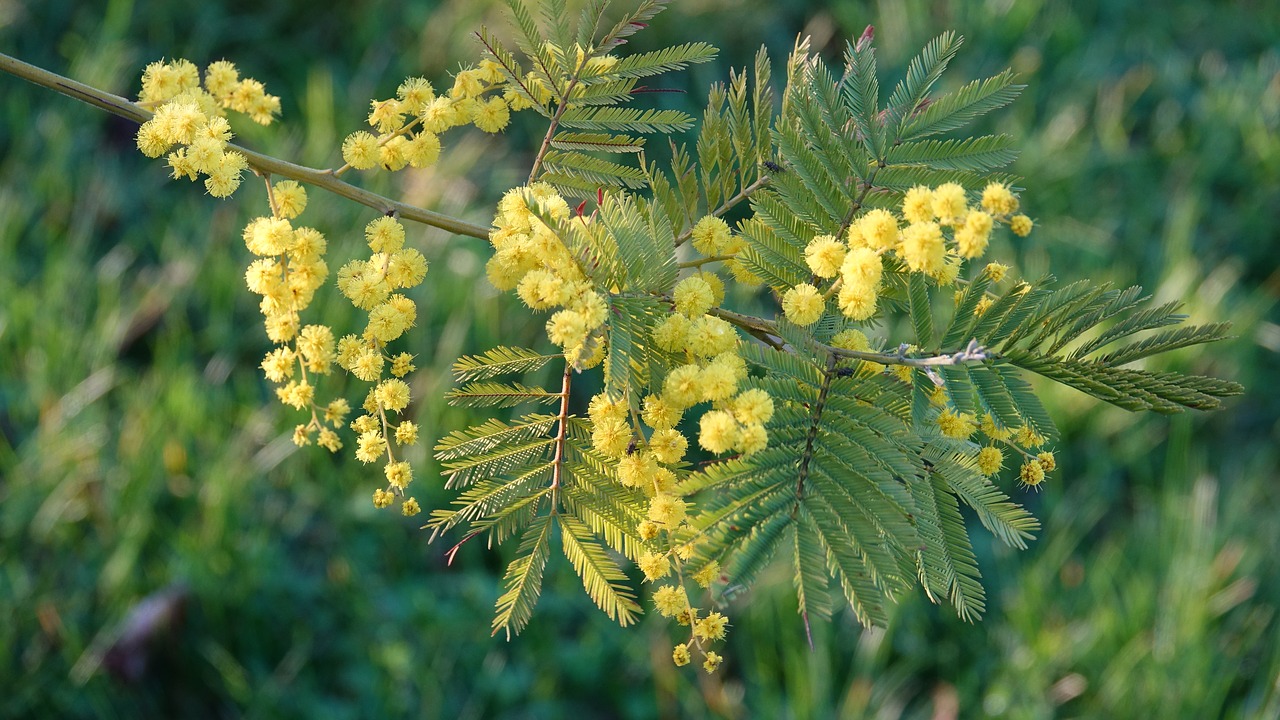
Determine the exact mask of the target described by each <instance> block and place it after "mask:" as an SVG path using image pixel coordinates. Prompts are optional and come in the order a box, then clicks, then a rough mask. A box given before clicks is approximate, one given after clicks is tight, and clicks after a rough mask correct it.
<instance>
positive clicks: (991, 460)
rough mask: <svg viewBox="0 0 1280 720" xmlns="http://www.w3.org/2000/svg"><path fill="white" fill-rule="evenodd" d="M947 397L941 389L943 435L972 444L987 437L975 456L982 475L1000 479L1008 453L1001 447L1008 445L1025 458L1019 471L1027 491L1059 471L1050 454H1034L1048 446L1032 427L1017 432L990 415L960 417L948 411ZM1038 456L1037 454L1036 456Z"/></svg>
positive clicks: (939, 396) (1048, 452)
mask: <svg viewBox="0 0 1280 720" xmlns="http://www.w3.org/2000/svg"><path fill="white" fill-rule="evenodd" d="M946 402H947V400H946V393H945V391H944V390H943V388H939V389H938V393H937V399H936V400H935V404H941V405H943V406H944V407H943V409H942V410H941V412H939V414H938V417H937V419H936V422H937V424H938V429H939V430H940V431H941V432H942V434H943V435H944V436H946V437H949V438H954V439H958V440H968V439H970V438H971V437H972V435H973V433H975V432H978V431H980V432H981V433H982V434H983V435H985V436H986V438H987V439H986V444H985V445H983V446H982V447H980V448H979V449H978V451H977V453H976V455H974V463H975V465H976V466H977V469H978V471H979V472H981V473H982V474H983V475H986V476H988V477H991V476H994V475H998V474H999V473H1000V471H1001V469H1003V467H1004V461H1005V452H1004V451H1003V450H1001V449H1000V447H999V445H1004V446H1006V447H1008V448H1009V449H1011V450H1013V451H1014V452H1015V453H1017V454H1019V455H1022V456H1023V458H1024V462H1023V464H1022V466H1021V467H1020V469H1019V471H1018V478H1019V481H1020V482H1021V483H1022V484H1023V485H1024V486H1025V487H1036V486H1038V485H1039V484H1040V483H1042V482H1044V479H1045V475H1046V474H1047V473H1050V472H1053V471H1054V470H1055V469H1056V468H1057V466H1058V465H1057V460H1056V459H1055V458H1054V455H1053V453H1052V452H1050V451H1047V450H1045V451H1040V452H1038V453H1036V452H1034V451H1035V449H1036V448H1039V447H1041V446H1042V445H1044V443H1045V438H1044V436H1043V435H1041V434H1040V433H1038V432H1036V430H1035V429H1034V428H1032V427H1031V426H1030V425H1023V426H1022V427H1019V428H1016V429H1010V428H1006V427H1004V426H1003V425H1001V424H1000V423H999V422H998V421H997V420H996V419H995V418H994V417H992V416H991V415H990V414H985V415H983V416H982V418H981V419H979V418H976V417H975V416H974V415H972V414H970V413H957V412H955V411H954V410H953V409H951V408H950V407H946ZM1033 453H1034V454H1033Z"/></svg>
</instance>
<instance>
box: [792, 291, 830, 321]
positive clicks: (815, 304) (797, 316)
mask: <svg viewBox="0 0 1280 720" xmlns="http://www.w3.org/2000/svg"><path fill="white" fill-rule="evenodd" d="M824 310H826V301H825V300H823V299H822V293H820V292H818V288H816V287H814V286H812V285H810V284H808V283H801V284H799V285H797V286H795V287H793V288H791V289H790V290H788V291H787V292H786V293H784V294H783V295H782V311H783V312H784V313H786V316H787V319H788V320H790V321H791V322H793V323H795V324H797V325H812V324H813V323H815V322H817V321H818V319H819V318H821V317H822V313H823V311H824Z"/></svg>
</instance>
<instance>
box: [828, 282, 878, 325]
mask: <svg viewBox="0 0 1280 720" xmlns="http://www.w3.org/2000/svg"><path fill="white" fill-rule="evenodd" d="M836 299H837V301H838V302H839V305H840V312H842V313H844V316H845V317H847V318H849V319H850V320H866V319H868V318H870V317H871V316H873V315H875V314H876V303H877V302H878V301H879V299H880V293H879V292H878V291H877V290H876V288H875V287H874V286H872V285H867V284H861V283H846V284H845V285H844V286H843V287H841V288H840V293H839V295H837V296H836Z"/></svg>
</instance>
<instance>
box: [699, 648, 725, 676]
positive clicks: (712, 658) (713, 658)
mask: <svg viewBox="0 0 1280 720" xmlns="http://www.w3.org/2000/svg"><path fill="white" fill-rule="evenodd" d="M722 662H724V658H723V657H721V656H720V654H719V653H716V652H712V651H710V650H708V651H707V655H706V658H705V659H704V660H703V661H702V669H703V670H706V671H707V674H708V675H710V674H711V673H713V672H715V671H716V668H718V667H720V663H722Z"/></svg>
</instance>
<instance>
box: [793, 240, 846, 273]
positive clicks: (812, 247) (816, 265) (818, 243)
mask: <svg viewBox="0 0 1280 720" xmlns="http://www.w3.org/2000/svg"><path fill="white" fill-rule="evenodd" d="M847 251H848V248H847V247H846V246H845V244H844V243H842V242H840V241H839V240H837V239H835V237H833V236H831V235H819V236H817V237H815V238H814V239H812V240H810V241H809V244H808V245H807V246H806V247H805V249H804V260H805V262H806V263H808V265H809V269H810V270H812V271H813V274H814V275H817V276H818V277H820V278H833V277H835V276H836V275H838V274H839V273H840V264H841V263H842V262H844V256H845V253H846V252H847Z"/></svg>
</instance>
